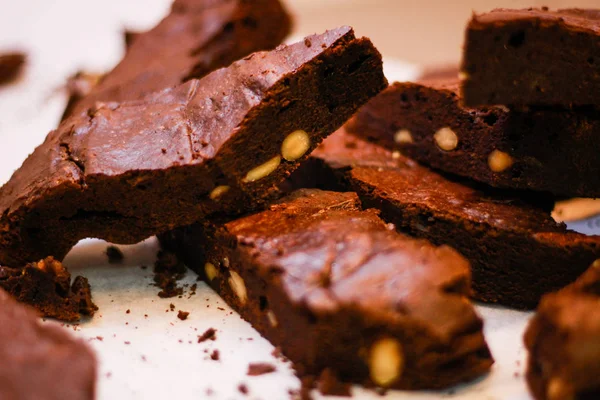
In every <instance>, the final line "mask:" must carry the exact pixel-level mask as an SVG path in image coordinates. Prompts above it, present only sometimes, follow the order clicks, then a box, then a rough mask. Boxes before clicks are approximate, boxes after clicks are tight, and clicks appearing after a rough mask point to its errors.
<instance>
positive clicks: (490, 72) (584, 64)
mask: <svg viewBox="0 0 600 400" xmlns="http://www.w3.org/2000/svg"><path fill="white" fill-rule="evenodd" d="M461 68H462V71H463V74H462V75H463V77H464V82H463V88H462V90H463V94H464V102H465V104H466V105H468V106H481V105H496V104H503V105H513V106H533V105H537V106H551V107H556V106H559V107H563V108H564V107H572V106H587V105H593V106H595V107H598V106H600V10H580V9H565V10H558V11H550V10H548V9H546V8H545V9H536V8H530V9H525V10H505V9H498V10H494V11H492V12H489V13H487V14H482V15H474V16H473V18H472V19H471V21H470V22H469V25H468V27H467V32H466V39H465V46H464V56H463V62H462V67H461Z"/></svg>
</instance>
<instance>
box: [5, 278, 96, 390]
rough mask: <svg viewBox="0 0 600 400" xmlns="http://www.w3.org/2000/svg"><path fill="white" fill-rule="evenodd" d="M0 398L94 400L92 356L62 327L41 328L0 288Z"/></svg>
mask: <svg viewBox="0 0 600 400" xmlns="http://www.w3.org/2000/svg"><path fill="white" fill-rule="evenodd" d="M0 358H1V359H2V364H1V366H0V376H2V384H1V385H0V398H2V399H47V400H64V399H69V400H93V399H95V397H96V396H95V389H96V372H97V365H96V357H95V356H94V353H93V352H92V350H91V349H90V347H89V346H88V345H87V344H86V343H84V342H83V341H82V340H79V339H75V338H74V337H72V335H70V334H69V333H68V332H67V331H66V330H65V329H64V328H61V327H59V326H56V325H55V324H53V323H42V322H41V321H40V319H39V317H38V316H37V315H36V313H35V312H34V311H33V310H30V309H29V308H28V307H26V306H24V305H21V304H18V303H17V302H16V301H15V300H14V299H12V298H11V297H10V296H9V295H8V294H7V293H6V292H5V291H4V290H2V289H0Z"/></svg>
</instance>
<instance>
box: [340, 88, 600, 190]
mask: <svg viewBox="0 0 600 400" xmlns="http://www.w3.org/2000/svg"><path fill="white" fill-rule="evenodd" d="M458 85H459V83H458V80H457V79H456V78H441V79H434V80H431V79H430V80H428V81H426V82H425V81H424V82H420V83H408V82H407V83H394V84H393V85H391V86H390V87H389V88H388V89H386V90H385V91H384V92H383V93H381V94H380V95H379V96H377V97H376V98H374V99H373V100H371V101H370V102H369V103H368V104H367V105H366V106H365V107H363V108H362V109H361V110H360V111H359V112H358V114H357V116H356V117H355V118H353V119H352V120H351V122H350V123H348V124H347V128H348V131H349V132H351V133H353V134H356V135H360V136H362V137H366V138H369V139H370V140H373V141H376V142H377V143H379V144H381V145H383V146H385V147H387V148H389V149H392V150H399V151H400V152H401V153H402V154H404V155H406V156H408V157H411V158H412V159H414V160H416V161H418V162H420V163H423V164H425V165H427V166H430V167H432V168H435V169H438V170H441V171H444V172H448V173H451V174H456V175H460V176H463V177H466V178H470V179H473V180H476V181H478V182H482V183H484V184H487V185H491V186H494V187H498V188H508V189H518V190H535V191H539V192H549V193H553V194H555V195H561V196H567V197H598V196H600V174H598V171H600V158H599V157H598V156H597V155H598V150H599V149H600V145H599V143H600V142H599V141H598V138H599V137H600V112H598V111H581V110H579V111H573V110H564V111H556V110H530V111H526V112H525V111H514V110H509V109H507V108H505V107H476V108H470V107H465V106H463V105H462V99H461V97H460V94H459V88H458Z"/></svg>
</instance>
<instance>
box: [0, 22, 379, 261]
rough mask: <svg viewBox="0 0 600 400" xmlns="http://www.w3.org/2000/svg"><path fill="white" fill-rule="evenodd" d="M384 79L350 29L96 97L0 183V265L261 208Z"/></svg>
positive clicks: (373, 55)
mask: <svg viewBox="0 0 600 400" xmlns="http://www.w3.org/2000/svg"><path fill="white" fill-rule="evenodd" d="M136 43H137V42H136ZM386 84H387V82H386V81H385V78H384V76H383V72H382V68H381V55H380V54H379V53H378V52H377V50H376V49H375V48H374V47H373V45H372V43H371V42H370V41H369V40H368V39H365V38H361V39H357V38H355V36H354V33H353V31H352V29H351V28H349V27H343V28H338V29H335V30H332V31H328V32H326V33H325V34H322V35H314V36H310V37H307V38H306V39H305V40H304V41H302V42H300V43H297V44H294V45H290V46H282V47H279V48H278V49H276V50H274V51H271V52H262V53H255V54H253V55H251V56H249V57H247V58H246V59H244V60H241V61H238V62H236V63H234V64H232V65H231V66H230V67H228V68H224V69H220V70H217V71H215V72H213V73H212V74H210V75H208V76H206V77H205V78H203V79H201V80H191V81H189V82H187V83H185V84H183V85H181V86H177V87H175V88H172V89H166V90H164V91H162V92H159V93H155V94H153V95H152V96H148V97H146V98H144V99H143V100H140V101H134V102H126V103H102V104H98V105H97V106H96V107H95V108H93V109H89V110H88V111H87V112H85V113H82V114H78V115H76V116H73V117H71V118H69V119H67V120H65V121H64V122H63V123H62V124H61V125H60V127H59V128H58V129H57V130H56V131H53V132H51V133H50V134H49V135H48V137H47V138H46V140H45V142H44V143H43V144H42V145H40V146H39V147H38V148H37V149H36V150H35V151H34V152H33V154H32V155H31V156H29V157H28V158H27V160H26V161H25V162H24V163H23V165H22V166H21V168H19V169H18V170H17V171H16V172H15V173H14V175H13V176H12V177H11V179H10V180H9V181H8V183H6V184H5V185H4V186H3V187H2V188H1V189H0V215H1V217H0V263H1V264H3V265H5V266H10V267H20V266H22V265H23V264H24V263H26V262H30V261H37V260H39V259H42V258H44V257H46V256H48V255H52V256H54V257H55V258H57V259H61V258H62V257H63V256H64V255H65V254H66V253H67V252H68V250H69V249H70V248H71V247H72V246H73V245H74V244H75V243H77V241H79V240H80V239H82V238H86V237H97V238H103V239H106V240H109V241H111V242H117V243H135V242H138V241H140V240H142V239H144V238H147V237H149V236H152V235H154V234H157V233H160V232H164V231H167V230H169V229H172V228H174V227H176V226H180V225H187V224H190V223H193V222H195V221H197V220H199V219H201V218H202V217H204V216H206V215H208V214H211V213H229V212H238V211H240V210H244V209H250V208H252V207H256V206H257V205H259V204H260V201H261V199H264V198H265V197H267V196H269V194H270V193H271V192H272V191H273V190H274V188H275V186H276V185H277V184H278V183H279V182H280V181H281V180H283V179H285V177H286V176H287V175H288V174H289V173H290V172H291V171H292V170H293V169H295V168H296V167H297V165H298V163H299V162H301V161H302V160H303V159H304V158H305V157H306V154H307V153H308V152H310V151H311V149H313V148H314V147H315V146H316V145H317V144H318V143H319V142H320V141H321V140H322V139H323V137H325V136H327V135H329V134H330V133H332V132H333V131H335V130H336V129H337V128H338V127H339V126H340V125H342V124H343V123H344V122H345V120H346V119H347V118H349V117H350V116H351V115H352V114H353V113H354V112H355V111H356V110H357V109H358V107H359V106H361V105H362V104H364V103H365V102H366V101H367V100H368V99H369V98H371V97H372V96H374V95H375V94H377V93H378V92H379V91H380V90H382V89H383V88H384V87H385V86H386Z"/></svg>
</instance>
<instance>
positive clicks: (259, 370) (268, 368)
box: [247, 363, 277, 376]
mask: <svg viewBox="0 0 600 400" xmlns="http://www.w3.org/2000/svg"><path fill="white" fill-rule="evenodd" d="M275 371H277V368H275V366H274V365H273V364H269V363H251V364H249V365H248V372H247V375H248V376H259V375H265V374H270V373H272V372H275Z"/></svg>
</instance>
